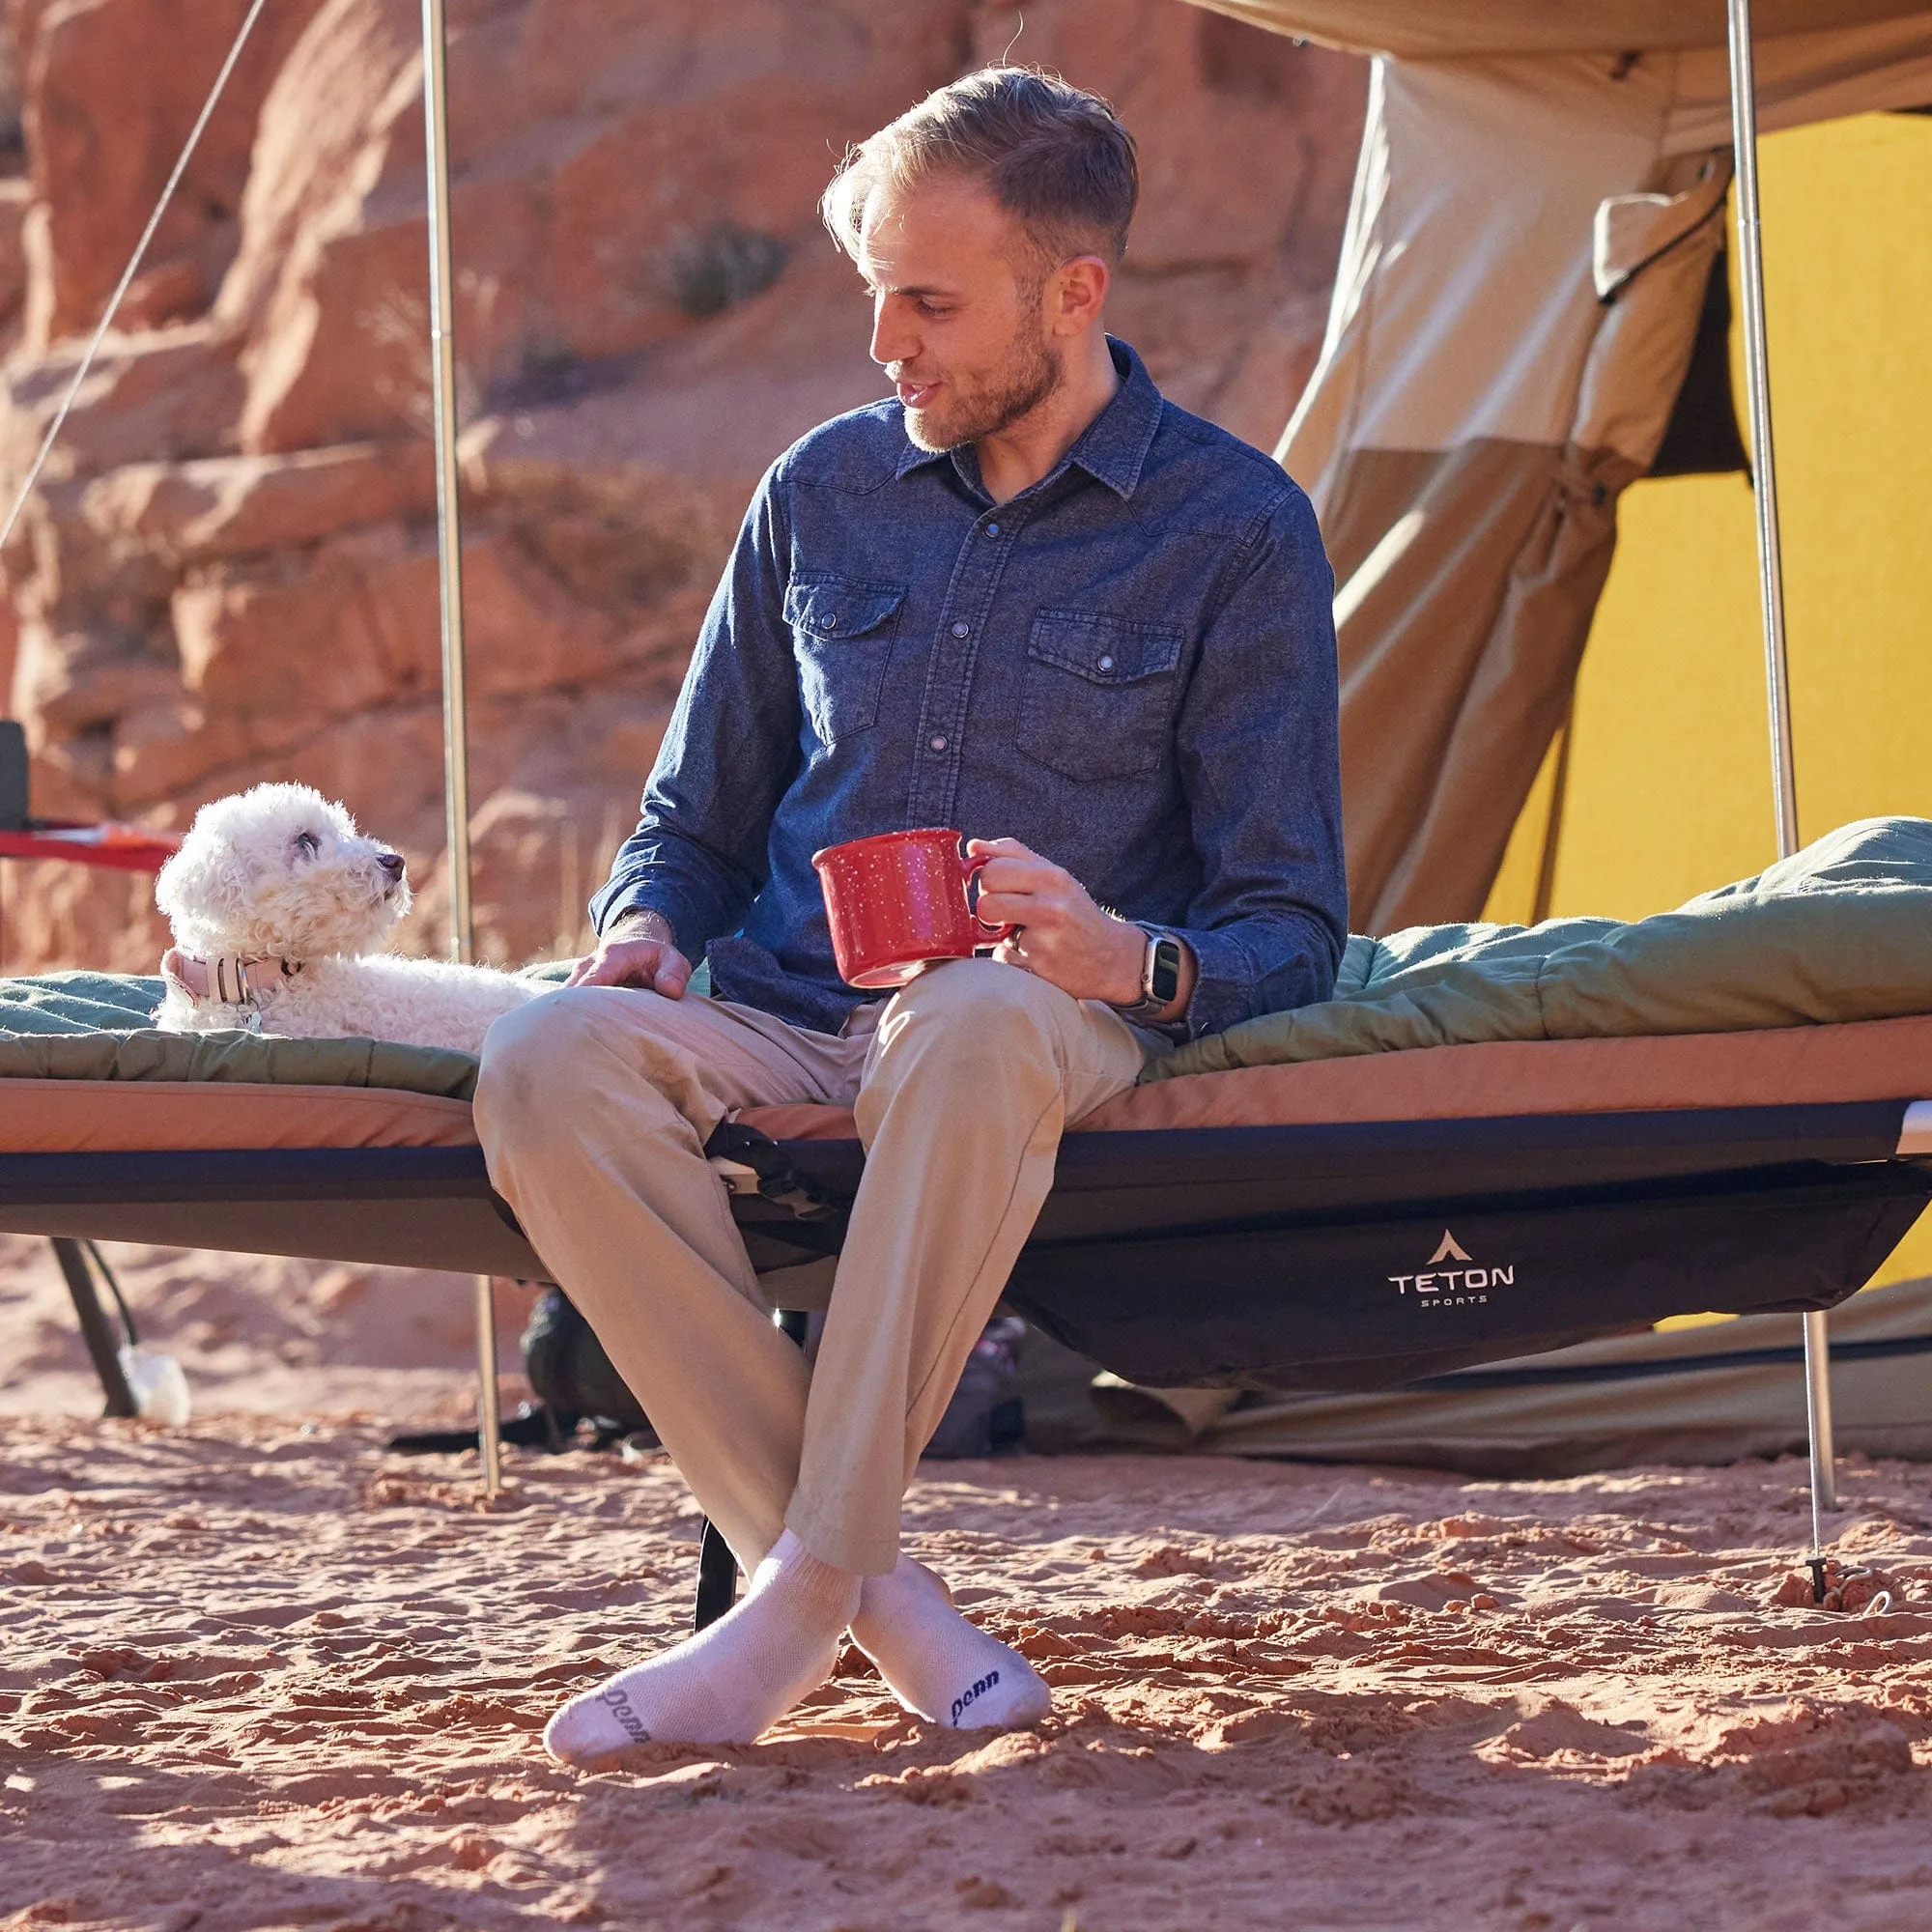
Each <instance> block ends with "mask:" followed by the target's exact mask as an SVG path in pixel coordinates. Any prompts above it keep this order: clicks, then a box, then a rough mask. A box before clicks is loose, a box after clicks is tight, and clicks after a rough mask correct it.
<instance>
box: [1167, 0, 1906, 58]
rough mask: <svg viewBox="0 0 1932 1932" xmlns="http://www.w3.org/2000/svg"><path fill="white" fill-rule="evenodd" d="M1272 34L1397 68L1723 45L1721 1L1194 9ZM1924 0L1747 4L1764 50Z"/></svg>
mask: <svg viewBox="0 0 1932 1932" xmlns="http://www.w3.org/2000/svg"><path fill="white" fill-rule="evenodd" d="M1196 4H1197V5H1202V6H1207V7H1208V8H1210V9H1211V10H1212V11H1213V12H1214V13H1217V14H1233V15H1234V16H1235V17H1236V19H1238V20H1247V21H1250V22H1251V23H1252V24H1254V25H1255V26H1258V27H1267V28H1270V29H1272V30H1273V31H1274V32H1275V33H1278V34H1294V35H1298V36H1300V37H1301V38H1302V39H1304V40H1310V41H1320V42H1321V43H1324V44H1325V45H1328V46H1332V47H1350V48H1353V49H1355V50H1356V51H1358V52H1362V53H1384V54H1393V55H1395V56H1396V57H1397V58H1398V59H1402V60H1453V59H1458V58H1463V57H1465V56H1469V55H1485V54H1488V55H1494V54H1587V53H1609V54H1616V53H1654V52H1665V51H1669V50H1672V49H1682V48H1690V47H1721V46H1722V45H1723V44H1724V0H1452V4H1445V0H1196ZM1923 11H1924V0H1753V5H1752V9H1751V13H1752V16H1753V23H1754V26H1755V30H1756V34H1757V37H1758V39H1759V40H1760V41H1762V40H1767V39H1773V38H1776V36H1778V35H1780V34H1804V33H1816V32H1820V31H1824V30H1826V29H1831V28H1839V29H1843V28H1848V27H1861V26H1870V25H1874V24H1876V23H1878V22H1879V21H1883V20H1896V19H1902V18H1904V17H1906V16H1907V15H1909V14H1918V13H1921V12H1923Z"/></svg>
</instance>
